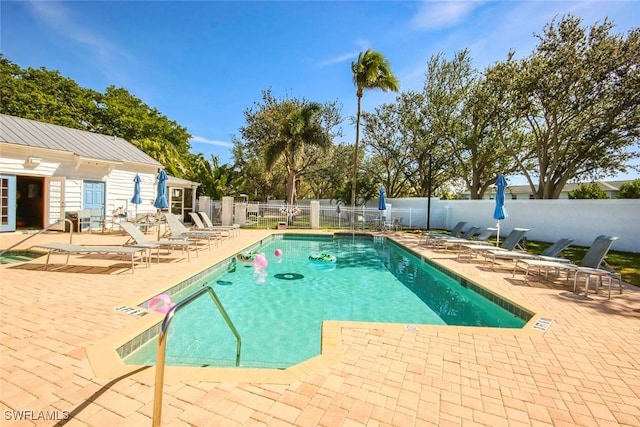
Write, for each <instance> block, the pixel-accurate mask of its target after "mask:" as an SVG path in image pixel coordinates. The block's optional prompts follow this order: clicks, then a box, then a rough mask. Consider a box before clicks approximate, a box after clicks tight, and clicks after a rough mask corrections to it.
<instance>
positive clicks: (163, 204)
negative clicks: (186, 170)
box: [153, 169, 169, 209]
mask: <svg viewBox="0 0 640 427" xmlns="http://www.w3.org/2000/svg"><path fill="white" fill-rule="evenodd" d="M167 179H168V177H167V173H166V172H165V171H164V169H163V170H161V171H160V173H159V174H158V195H157V196H156V201H155V202H154V203H153V206H155V207H156V208H158V209H167V208H168V207H169V201H168V200H167Z"/></svg>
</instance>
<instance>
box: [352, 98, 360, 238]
mask: <svg viewBox="0 0 640 427" xmlns="http://www.w3.org/2000/svg"><path fill="white" fill-rule="evenodd" d="M361 99H362V95H358V111H357V113H356V143H355V145H354V147H353V173H352V175H351V207H352V209H351V225H352V226H353V225H354V220H355V217H354V215H355V206H356V182H357V180H358V142H359V141H360V100H361Z"/></svg>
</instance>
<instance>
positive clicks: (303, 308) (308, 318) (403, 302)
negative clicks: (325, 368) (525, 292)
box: [125, 235, 526, 368]
mask: <svg viewBox="0 0 640 427" xmlns="http://www.w3.org/2000/svg"><path fill="white" fill-rule="evenodd" d="M276 249H280V250H281V251H282V256H279V257H277V256H275V255H274V252H275V250H276ZM257 250H258V251H259V252H262V253H264V255H265V257H266V259H267V261H268V266H267V267H266V268H265V269H264V271H258V272H256V271H255V268H254V266H253V263H251V262H240V261H234V263H233V264H231V265H229V266H228V268H227V271H226V272H224V273H222V274H218V275H216V276H214V277H211V278H208V279H205V280H204V282H200V283H197V284H194V285H193V287H190V288H187V289H185V290H184V291H182V292H181V293H179V294H176V295H174V296H173V299H174V300H176V301H177V300H180V299H181V298H184V297H186V296H187V295H190V294H192V293H193V292H194V291H195V290H196V289H198V288H200V287H202V286H203V285H211V286H212V287H213V289H214V290H215V292H216V294H217V295H218V297H219V298H220V300H221V302H222V304H223V306H224V307H225V309H226V310H227V313H228V314H229V317H230V318H231V320H232V321H233V323H234V325H235V327H236V329H237V330H238V332H239V334H240V336H241V338H242V353H241V357H240V364H241V366H243V367H263V368H265V367H268V368H284V367H287V366H291V365H293V364H296V363H300V362H302V361H304V360H306V359H309V358H311V357H314V356H316V355H318V354H319V353H320V339H321V326H322V321H323V320H348V321H364V322H391V323H405V324H435V325H467V326H491V327H506V328H520V327H522V326H524V324H525V323H526V322H525V320H523V319H521V318H519V317H517V316H515V315H514V314H512V313H511V312H509V311H507V310H505V309H503V308H501V307H500V306H498V305H496V304H494V303H493V302H491V301H489V300H488V299H486V298H484V297H482V296H481V295H479V294H477V293H475V292H474V291H472V290H471V289H469V288H467V287H465V286H463V285H461V284H460V283H459V282H458V281H457V280H455V279H454V278H452V277H450V276H449V275H447V274H445V273H443V272H441V271H439V270H437V269H435V268H434V267H432V266H430V265H429V264H427V263H424V262H423V261H421V260H420V259H419V258H417V257H416V256H414V255H412V254H411V253H409V252H407V251H406V250H404V249H402V248H401V247H400V246H398V245H397V244H395V243H393V242H388V241H385V240H380V241H373V240H371V238H369V239H362V238H361V239H353V238H351V237H348V238H347V237H344V238H309V237H306V236H305V237H304V238H297V237H295V236H291V237H289V236H288V235H285V238H283V239H273V240H270V241H269V242H267V243H266V244H265V245H263V246H262V247H260V248H258V249H257ZM318 253H328V254H331V255H334V256H335V257H336V262H335V263H333V262H327V263H323V262H318V261H310V260H309V255H311V254H318ZM156 350H157V341H156V340H153V341H150V342H149V343H147V344H146V345H143V346H142V347H141V348H140V349H138V350H137V351H135V352H134V353H132V354H131V355H129V356H128V357H127V358H126V360H125V362H126V363H128V364H136V365H151V364H154V363H155V353H156ZM235 352H236V341H235V337H234V335H233V334H232V333H231V331H230V330H229V328H228V326H227V325H226V323H225V322H224V320H223V318H222V316H221V315H220V313H219V312H218V310H217V309H216V307H215V305H214V304H213V302H212V301H211V298H210V297H209V296H208V295H203V296H202V297H201V298H199V299H198V300H196V301H194V302H193V303H192V304H190V305H188V306H186V307H184V308H183V309H181V310H180V311H179V312H178V313H177V314H176V316H175V317H174V319H173V322H172V324H171V328H170V330H169V336H168V341H167V354H166V362H167V364H168V365H189V366H234V363H235Z"/></svg>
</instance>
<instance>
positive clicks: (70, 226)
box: [0, 218, 73, 256]
mask: <svg viewBox="0 0 640 427" xmlns="http://www.w3.org/2000/svg"><path fill="white" fill-rule="evenodd" d="M62 222H68V223H69V243H73V222H72V221H71V220H70V219H69V218H62V219H59V220H57V221H56V222H54V223H53V224H49V225H48V226H46V227H45V228H43V229H42V230H40V231H38V232H36V233H33V234H29V235H28V236H27V237H25V238H24V239H22V240H20V241H19V242H18V243H16V244H13V245H11V246H9V247H8V248H7V249H3V250H2V251H0V256H2V255H4V254H5V253H6V252H9V251H10V250H11V249H13V248H15V247H16V246H18V245H21V244H23V243H24V242H26V241H27V240H29V239H31V238H33V237H36V236H37V235H38V234H40V233H44V232H45V231H47V230H50V229H51V228H53V227H55V226H56V225H58V224H60V223H62Z"/></svg>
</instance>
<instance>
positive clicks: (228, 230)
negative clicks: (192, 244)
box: [189, 212, 233, 237]
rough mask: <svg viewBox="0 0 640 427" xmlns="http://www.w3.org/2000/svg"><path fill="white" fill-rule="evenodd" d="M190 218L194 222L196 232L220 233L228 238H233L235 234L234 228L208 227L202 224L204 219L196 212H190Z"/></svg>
mask: <svg viewBox="0 0 640 427" xmlns="http://www.w3.org/2000/svg"><path fill="white" fill-rule="evenodd" d="M189 216H190V217H191V221H193V225H194V226H195V228H196V230H202V231H218V232H220V235H222V233H226V236H227V237H231V235H232V233H233V228H232V227H222V226H220V227H216V226H211V227H208V226H206V225H204V222H202V218H201V217H200V215H198V214H197V213H195V212H189Z"/></svg>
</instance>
